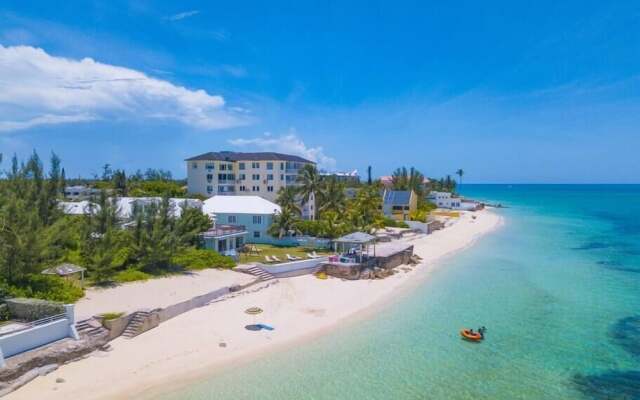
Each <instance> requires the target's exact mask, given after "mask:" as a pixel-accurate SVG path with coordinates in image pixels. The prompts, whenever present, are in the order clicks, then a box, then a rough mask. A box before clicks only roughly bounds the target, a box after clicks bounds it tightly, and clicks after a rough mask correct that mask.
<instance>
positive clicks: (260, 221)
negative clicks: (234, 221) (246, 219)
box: [253, 215, 262, 225]
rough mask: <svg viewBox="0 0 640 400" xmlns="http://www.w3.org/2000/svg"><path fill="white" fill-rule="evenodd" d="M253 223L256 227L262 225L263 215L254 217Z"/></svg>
mask: <svg viewBox="0 0 640 400" xmlns="http://www.w3.org/2000/svg"><path fill="white" fill-rule="evenodd" d="M253 223H254V224H256V225H259V224H261V223H262V215H254V216H253Z"/></svg>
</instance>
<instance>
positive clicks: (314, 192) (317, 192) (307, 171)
mask: <svg viewBox="0 0 640 400" xmlns="http://www.w3.org/2000/svg"><path fill="white" fill-rule="evenodd" d="M298 183H299V184H300V187H299V191H300V192H299V193H300V196H301V197H302V201H303V203H308V202H309V200H310V199H311V198H312V197H315V198H316V204H317V203H318V202H319V201H318V200H320V198H321V197H322V193H321V188H322V182H321V180H320V175H319V174H318V170H317V168H316V167H315V166H314V165H312V164H305V165H304V167H302V169H301V170H300V172H299V173H298ZM315 219H316V207H314V208H313V211H312V212H311V220H315Z"/></svg>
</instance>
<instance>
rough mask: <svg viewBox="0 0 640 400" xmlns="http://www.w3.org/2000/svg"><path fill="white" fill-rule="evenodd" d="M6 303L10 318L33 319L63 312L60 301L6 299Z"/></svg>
mask: <svg viewBox="0 0 640 400" xmlns="http://www.w3.org/2000/svg"><path fill="white" fill-rule="evenodd" d="M6 304H7V307H8V308H9V314H10V315H11V317H12V318H16V319H20V320H24V321H35V320H38V319H42V318H46V317H51V316H53V315H58V314H62V313H64V307H63V306H62V303H57V302H52V301H47V300H41V299H25V298H15V299H7V300H6Z"/></svg>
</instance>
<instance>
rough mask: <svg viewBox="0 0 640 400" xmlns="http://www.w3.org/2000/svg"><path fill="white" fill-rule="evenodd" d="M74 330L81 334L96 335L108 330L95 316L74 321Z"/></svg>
mask: <svg viewBox="0 0 640 400" xmlns="http://www.w3.org/2000/svg"><path fill="white" fill-rule="evenodd" d="M76 330H77V331H78V334H79V335H80V336H81V337H82V336H89V337H98V336H101V335H103V334H106V333H108V332H109V331H108V330H107V329H106V328H105V327H104V326H102V323H101V322H100V321H98V320H97V319H95V318H89V319H85V320H82V321H78V322H76Z"/></svg>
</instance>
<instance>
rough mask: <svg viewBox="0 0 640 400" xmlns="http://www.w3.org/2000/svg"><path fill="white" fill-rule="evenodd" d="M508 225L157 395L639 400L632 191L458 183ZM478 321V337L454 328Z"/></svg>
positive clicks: (167, 398) (639, 237)
mask: <svg viewBox="0 0 640 400" xmlns="http://www.w3.org/2000/svg"><path fill="white" fill-rule="evenodd" d="M462 192H463V194H465V195H467V196H469V197H474V198H478V199H484V200H488V201H490V202H492V203H498V202H499V203H502V204H503V205H506V206H508V208H504V209H501V210H498V211H497V212H499V213H501V214H502V215H503V216H504V217H505V222H506V223H505V225H504V226H503V227H502V228H501V229H499V230H498V231H496V232H494V233H492V234H490V235H489V236H486V237H485V238H483V239H482V240H481V241H480V242H478V243H477V244H476V245H475V246H473V247H471V248H469V249H468V250H465V251H464V252H462V253H460V254H458V255H456V256H454V257H450V258H449V259H446V260H443V261H442V262H441V263H442V264H446V265H442V266H441V267H440V268H438V269H437V270H435V271H434V272H433V274H432V275H431V277H430V279H428V280H426V281H425V282H424V283H422V284H421V285H420V286H419V287H418V288H416V289H415V290H413V291H411V292H409V293H406V294H404V295H402V296H400V297H399V298H398V299H396V300H395V301H393V302H392V303H391V304H390V305H388V306H386V307H384V308H383V309H382V310H381V311H380V312H379V314H377V315H376V316H374V317H373V318H370V319H367V320H362V321H357V322H354V323H352V324H348V325H346V326H342V327H340V328H338V329H337V330H335V331H332V332H331V333H329V334H327V335H326V336H323V337H321V338H318V339H317V340H314V341H312V342H309V343H305V344H302V345H298V346H296V347H292V348H291V349H289V350H286V351H282V352H278V353H274V354H271V355H268V356H266V357H264V358H261V359H258V360H256V361H254V362H252V363H250V364H245V365H240V366H236V367H230V368H229V369H228V370H226V371H222V372H219V373H217V374H215V375H212V376H211V377H210V378H209V379H206V380H204V381H202V382H200V383H197V384H194V385H191V386H190V387H188V388H185V389H181V390H179V391H177V392H172V393H167V394H165V395H163V396H161V397H160V398H161V399H162V400H177V399H180V400H205V399H258V398H259V399H270V400H275V399H348V400H360V399H363V400H364V399H640V185H636V186H631V185H626V186H616V185H610V186H600V185H466V186H463V190H462ZM481 325H484V326H486V327H487V329H488V330H487V333H486V337H487V338H486V340H485V341H484V342H483V343H480V344H477V343H468V342H465V341H462V340H461V339H460V337H459V335H458V331H459V329H460V328H461V327H463V326H471V327H474V328H475V327H478V326H481Z"/></svg>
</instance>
